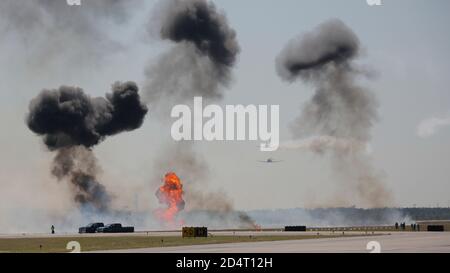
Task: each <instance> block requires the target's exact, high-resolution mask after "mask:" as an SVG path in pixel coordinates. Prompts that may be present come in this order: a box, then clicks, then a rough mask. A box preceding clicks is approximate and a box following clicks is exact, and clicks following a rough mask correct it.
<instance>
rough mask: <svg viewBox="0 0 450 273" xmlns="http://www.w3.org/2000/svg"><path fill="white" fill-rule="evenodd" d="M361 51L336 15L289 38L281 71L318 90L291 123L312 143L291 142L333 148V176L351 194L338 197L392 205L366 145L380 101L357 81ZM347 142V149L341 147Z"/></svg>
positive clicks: (279, 66) (297, 133)
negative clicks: (335, 17)
mask: <svg viewBox="0 0 450 273" xmlns="http://www.w3.org/2000/svg"><path fill="white" fill-rule="evenodd" d="M360 53H361V46H360V41H359V39H358V37H357V36H356V34H355V33H354V32H353V31H352V30H351V29H350V28H348V27H347V26H346V25H345V24H344V23H343V22H342V21H340V20H337V19H334V20H330V21H327V22H325V23H323V24H321V25H319V26H318V27H317V28H316V29H315V30H314V31H312V32H309V33H306V34H304V35H303V36H300V37H298V38H295V39H293V40H292V41H290V42H289V43H288V45H287V46H286V48H285V49H284V50H283V51H282V52H281V54H280V56H279V57H278V58H277V70H278V74H279V75H280V77H281V78H282V79H284V80H286V81H289V82H293V81H295V80H303V81H304V82H306V83H308V84H311V85H312V86H313V87H314V88H315V94H314V96H313V98H312V99H311V101H309V102H307V103H306V105H304V108H303V111H302V114H301V115H300V117H298V118H297V119H296V120H295V122H294V124H293V125H292V132H293V134H294V136H295V137H296V138H297V139H301V140H302V139H308V141H300V142H298V141H297V145H293V146H292V145H291V146H292V147H295V146H296V147H299V148H302V149H303V148H311V150H313V151H318V150H317V149H313V148H320V150H321V151H323V149H331V150H332V157H333V158H334V160H333V162H334V164H333V165H334V167H335V168H334V169H335V170H336V175H335V177H336V179H337V180H339V181H342V182H343V183H344V185H341V186H340V188H341V189H342V191H343V193H344V194H348V195H350V196H348V197H349V198H350V199H349V198H346V197H344V198H342V196H340V197H337V198H336V199H345V200H352V199H354V197H353V196H357V198H359V199H360V200H358V201H360V202H361V203H362V204H363V205H365V206H369V207H380V206H381V207H383V206H386V205H387V204H390V202H391V201H392V200H391V195H390V192H388V191H387V190H386V188H385V186H384V184H383V183H382V181H381V179H380V175H379V174H378V173H377V172H376V171H375V170H374V168H373V167H372V164H371V161H370V158H369V157H368V155H367V152H366V150H365V149H364V147H366V146H367V145H368V144H369V141H370V139H371V129H372V127H373V124H374V123H375V122H376V120H377V110H378V102H377V100H376V97H375V95H374V94H373V93H372V92H371V91H370V90H369V89H367V88H365V87H363V86H360V85H358V83H357V81H356V80H357V78H358V76H361V75H362V74H363V72H364V71H363V70H361V69H358V68H357V66H356V65H355V63H354V61H355V60H356V58H357V57H359V56H360ZM311 139H313V140H314V139H317V141H315V140H314V141H311ZM323 140H326V141H323ZM308 143H310V144H311V145H313V146H314V147H313V146H311V147H310V144H308ZM343 143H346V146H347V148H346V149H342V144H343ZM318 145H320V147H318ZM287 146H289V145H287ZM342 186H343V187H342ZM338 205H342V204H338ZM348 205H353V204H348Z"/></svg>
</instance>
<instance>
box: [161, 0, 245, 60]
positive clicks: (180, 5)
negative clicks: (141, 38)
mask: <svg viewBox="0 0 450 273" xmlns="http://www.w3.org/2000/svg"><path fill="white" fill-rule="evenodd" d="M169 6H170V8H169V10H168V13H169V14H168V16H166V17H165V19H166V20H165V21H164V23H163V26H162V29H161V38H162V39H169V40H171V41H173V42H175V43H180V42H188V43H192V44H194V45H195V47H196V48H197V49H198V51H199V52H200V53H201V54H203V55H206V56H208V57H209V58H210V59H211V60H212V61H213V62H214V63H215V64H217V65H218V66H220V65H222V66H224V68H225V67H231V66H233V65H234V63H235V62H236V56H237V53H238V52H239V45H238V43H237V41H236V32H235V31H234V30H233V29H231V28H230V27H229V26H228V22H227V19H226V17H225V16H224V15H223V14H220V13H218V12H217V10H216V7H215V5H214V4H213V3H212V2H207V1H204V0H190V1H180V0H175V1H172V2H171V3H169Z"/></svg>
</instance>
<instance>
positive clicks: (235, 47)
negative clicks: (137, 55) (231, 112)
mask: <svg viewBox="0 0 450 273" xmlns="http://www.w3.org/2000/svg"><path fill="white" fill-rule="evenodd" d="M159 7H160V8H159V9H158V11H159V14H158V15H157V16H153V17H152V20H151V21H150V25H151V26H153V25H154V24H156V25H157V26H160V28H159V29H158V31H159V33H158V34H159V36H160V38H161V39H162V40H169V41H171V42H173V43H174V44H175V45H174V46H173V47H172V49H171V50H169V51H168V52H166V53H164V54H162V56H161V57H160V58H159V60H158V61H157V62H156V63H154V64H151V65H150V66H149V67H148V68H147V71H146V76H147V82H146V86H145V92H146V93H145V94H146V100H147V101H149V102H162V103H163V104H165V103H174V102H176V103H180V102H184V101H186V100H192V98H193V97H194V96H202V97H203V98H204V99H220V98H222V96H223V90H224V88H225V87H227V86H228V84H229V82H230V79H231V69H232V68H233V66H234V64H235V62H236V59H237V55H238V53H239V51H240V48H239V44H238V42H237V39H236V32H235V31H234V30H233V29H232V28H231V27H230V26H229V25H228V20H227V18H226V16H225V14H223V13H220V12H219V11H218V10H217V8H216V7H215V5H214V4H213V3H212V2H209V1H204V0H188V1H181V0H170V1H162V2H160V6H159ZM161 100H163V101H161Z"/></svg>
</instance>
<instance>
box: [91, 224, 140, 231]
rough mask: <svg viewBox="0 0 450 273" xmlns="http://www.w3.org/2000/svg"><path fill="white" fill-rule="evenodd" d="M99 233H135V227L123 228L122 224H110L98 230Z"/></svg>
mask: <svg viewBox="0 0 450 273" xmlns="http://www.w3.org/2000/svg"><path fill="white" fill-rule="evenodd" d="M97 232H99V233H133V232H134V227H123V226H122V224H120V223H115V224H109V225H106V226H104V227H100V228H98V229H97Z"/></svg>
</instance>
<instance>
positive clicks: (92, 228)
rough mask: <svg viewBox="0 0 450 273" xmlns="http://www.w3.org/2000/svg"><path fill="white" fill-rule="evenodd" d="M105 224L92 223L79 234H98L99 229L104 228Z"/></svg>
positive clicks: (81, 229) (79, 230)
mask: <svg viewBox="0 0 450 273" xmlns="http://www.w3.org/2000/svg"><path fill="white" fill-rule="evenodd" d="M104 226H105V225H104V224H103V223H91V224H89V225H87V226H85V227H80V228H79V229H78V233H80V234H82V233H96V232H97V229H98V228H101V227H104Z"/></svg>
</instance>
